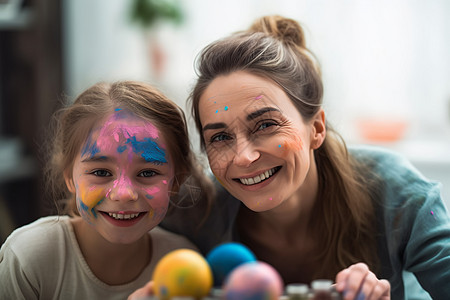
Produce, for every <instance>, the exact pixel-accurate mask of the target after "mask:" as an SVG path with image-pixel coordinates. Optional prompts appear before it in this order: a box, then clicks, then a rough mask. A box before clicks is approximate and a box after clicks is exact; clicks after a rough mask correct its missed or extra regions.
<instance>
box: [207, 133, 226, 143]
mask: <svg viewBox="0 0 450 300" xmlns="http://www.w3.org/2000/svg"><path fill="white" fill-rule="evenodd" d="M228 140H231V137H230V136H229V135H227V134H224V133H219V134H216V135H213V136H212V137H211V139H210V142H211V143H214V142H223V141H228Z"/></svg>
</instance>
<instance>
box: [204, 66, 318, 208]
mask: <svg viewBox="0 0 450 300" xmlns="http://www.w3.org/2000/svg"><path fill="white" fill-rule="evenodd" d="M199 116H200V121H201V124H202V128H203V139H204V141H205V145H206V151H207V155H208V160H209V164H210V167H211V170H212V172H213V173H214V175H215V176H216V178H217V179H218V180H219V181H220V182H221V184H222V185H223V186H224V187H225V188H226V189H227V190H228V191H229V192H230V193H231V194H232V195H233V196H235V197H236V198H238V199H240V200H241V201H242V202H243V203H244V204H245V205H246V206H247V207H248V208H250V209H251V210H253V211H266V210H270V209H272V208H274V207H277V206H278V205H279V204H280V203H282V202H284V201H285V200H286V199H289V198H291V196H292V195H294V194H297V193H296V192H297V191H299V189H301V188H302V186H303V187H304V189H307V188H308V187H307V185H308V182H311V180H310V179H308V178H309V177H310V176H312V175H311V173H314V172H315V170H314V172H311V168H312V167H313V168H315V164H314V163H313V151H312V150H313V149H314V148H317V147H318V146H320V144H321V140H320V139H321V136H320V134H319V133H318V130H317V129H318V128H319V130H320V126H323V129H324V128H325V126H324V119H323V118H324V117H323V113H322V112H321V113H318V114H317V117H315V118H313V120H311V121H308V122H304V120H303V118H302V117H301V115H300V113H299V112H298V111H297V109H296V108H295V107H294V105H293V104H292V102H291V100H290V99H289V98H288V97H287V95H286V94H285V92H284V91H283V90H282V89H281V88H279V87H278V85H276V84H275V83H274V82H272V81H270V80H267V79H264V78H263V77H259V76H255V75H252V74H250V73H248V72H243V71H239V72H234V73H231V74H229V75H225V76H220V77H217V78H216V79H214V80H213V81H212V82H211V84H210V85H209V86H208V88H207V89H206V90H205V92H204V94H203V95H202V96H201V98H200V101H199ZM318 125H319V126H318ZM323 134H324V132H323ZM311 165H313V166H312V167H311Z"/></svg>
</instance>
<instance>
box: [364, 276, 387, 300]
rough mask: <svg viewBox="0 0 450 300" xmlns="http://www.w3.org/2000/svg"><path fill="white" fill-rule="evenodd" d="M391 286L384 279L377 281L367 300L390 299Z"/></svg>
mask: <svg viewBox="0 0 450 300" xmlns="http://www.w3.org/2000/svg"><path fill="white" fill-rule="evenodd" d="M390 295H391V284H390V283H389V281H387V280H385V279H381V280H378V282H377V284H376V285H375V286H374V288H373V290H372V293H371V294H370V297H368V298H367V300H378V299H390Z"/></svg>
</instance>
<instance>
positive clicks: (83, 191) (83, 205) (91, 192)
mask: <svg viewBox="0 0 450 300" xmlns="http://www.w3.org/2000/svg"><path fill="white" fill-rule="evenodd" d="M104 199H105V190H104V189H102V188H97V187H95V186H93V187H90V188H86V187H85V186H84V185H81V186H79V188H78V189H77V202H78V203H77V206H78V209H79V210H80V214H82V215H85V216H87V217H91V216H93V217H94V218H97V214H96V212H95V210H94V207H95V206H97V205H98V204H100V203H101V202H102V201H103V200H104Z"/></svg>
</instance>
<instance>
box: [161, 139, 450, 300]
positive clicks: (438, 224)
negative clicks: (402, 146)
mask: <svg viewBox="0 0 450 300" xmlns="http://www.w3.org/2000/svg"><path fill="white" fill-rule="evenodd" d="M349 151H350V153H351V155H353V156H354V157H355V158H357V159H358V160H360V161H361V162H363V163H369V164H371V165H372V167H373V172H374V173H376V174H377V175H378V177H379V178H381V181H382V182H381V183H382V184H381V191H379V193H378V194H377V195H379V198H380V199H378V202H377V204H376V207H377V209H376V212H375V213H376V218H377V224H378V225H377V226H378V228H377V230H376V231H375V230H374V234H376V235H377V243H378V256H379V258H380V263H381V271H380V272H379V273H378V274H377V276H378V277H379V278H386V279H388V280H389V282H390V283H391V298H392V299H393V300H398V299H429V296H428V295H426V293H424V292H423V289H425V290H426V291H427V292H428V293H429V295H431V297H432V298H433V299H446V300H448V299H450V216H449V213H448V211H447V209H446V207H445V205H444V203H443V201H442V199H441V193H440V184H439V183H437V182H432V181H429V180H428V179H426V178H425V177H424V176H423V175H422V174H421V173H420V172H419V171H418V170H417V169H416V168H414V167H413V166H412V165H411V163H410V162H409V161H408V160H406V159H405V158H404V157H402V156H401V155H399V154H397V153H394V152H391V151H389V150H385V149H382V148H377V147H371V146H358V147H351V148H349ZM217 191H218V192H217V197H216V201H215V202H214V204H213V206H212V208H211V212H210V214H208V215H207V216H208V217H207V218H206V220H205V221H204V223H203V225H201V226H200V225H199V222H200V221H201V220H202V219H203V218H204V217H205V216H206V212H205V207H206V206H205V205H206V204H205V203H204V202H202V201H201V200H200V201H199V202H198V203H197V205H195V206H194V207H192V208H174V209H173V211H172V212H170V213H169V214H168V216H167V217H166V219H165V220H164V221H163V224H162V226H163V227H165V228H167V229H169V230H172V231H174V232H177V233H181V234H184V235H185V236H187V237H188V238H189V239H191V240H192V241H193V242H194V243H195V244H196V245H197V246H198V247H199V248H200V250H201V251H202V253H203V254H204V255H206V254H207V253H208V252H209V251H210V250H211V249H212V248H213V247H214V246H216V245H218V244H220V243H223V242H229V241H239V238H238V236H237V234H236V232H235V230H234V223H235V219H236V217H237V214H238V211H239V207H240V205H241V202H240V201H239V200H237V199H235V198H234V197H232V196H231V195H230V194H228V193H227V192H226V191H225V190H224V189H223V188H222V187H221V186H220V185H217Z"/></svg>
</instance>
